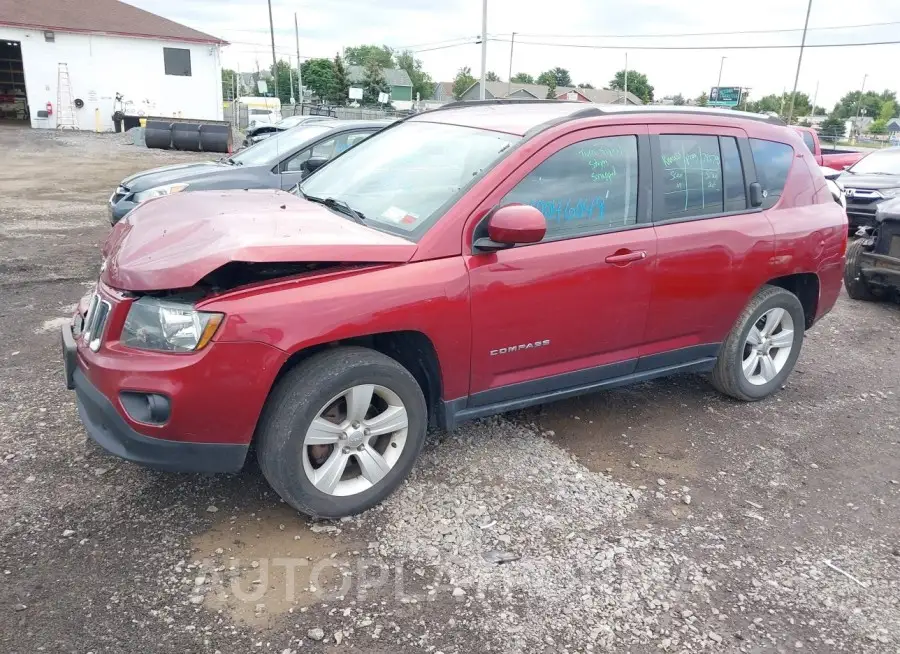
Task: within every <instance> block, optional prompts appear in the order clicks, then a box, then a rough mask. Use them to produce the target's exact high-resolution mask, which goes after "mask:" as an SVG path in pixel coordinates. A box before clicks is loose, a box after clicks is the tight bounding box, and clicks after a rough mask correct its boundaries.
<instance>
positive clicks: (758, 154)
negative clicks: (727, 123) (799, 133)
mask: <svg viewBox="0 0 900 654" xmlns="http://www.w3.org/2000/svg"><path fill="white" fill-rule="evenodd" d="M750 151H751V152H752V153H753V164H754V165H755V166H756V177H757V178H758V179H759V183H760V184H761V185H762V188H763V203H762V208H763V209H769V208H770V207H773V206H775V203H776V202H778V198H780V197H781V192H782V191H783V190H784V184H785V182H786V181H787V176H788V172H789V171H790V170H791V162H792V161H793V159H794V148H792V147H791V146H789V145H787V144H786V143H778V142H777V141H763V140H762V139H750Z"/></svg>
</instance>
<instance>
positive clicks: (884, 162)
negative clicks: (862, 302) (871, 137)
mask: <svg viewBox="0 0 900 654" xmlns="http://www.w3.org/2000/svg"><path fill="white" fill-rule="evenodd" d="M850 172H851V173H853V174H855V175H878V174H881V175H900V149H896V148H894V149H891V150H883V151H881V152H873V153H872V154H870V155H868V156H867V157H863V158H862V159H860V160H859V161H857V162H856V163H855V164H853V165H852V166H851V167H850Z"/></svg>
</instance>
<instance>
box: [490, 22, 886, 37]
mask: <svg viewBox="0 0 900 654" xmlns="http://www.w3.org/2000/svg"><path fill="white" fill-rule="evenodd" d="M891 25H900V21H892V22H886V23H863V24H860V25H831V26H828V27H810V28H809V29H808V30H807V31H809V32H813V31H823V30H849V29H859V28H863V27H888V26H891ZM802 31H803V28H802V27H792V28H785V29H769V30H737V31H733V32H683V33H678V34H660V33H658V32H657V33H655V34H538V33H534V34H526V33H524V32H516V35H517V36H531V37H545V38H572V39H587V38H597V39H649V38H680V37H684V36H732V35H738V34H785V33H789V32H802ZM503 36H506V35H505V34H504V35H503Z"/></svg>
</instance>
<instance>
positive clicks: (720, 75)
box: [716, 57, 728, 97]
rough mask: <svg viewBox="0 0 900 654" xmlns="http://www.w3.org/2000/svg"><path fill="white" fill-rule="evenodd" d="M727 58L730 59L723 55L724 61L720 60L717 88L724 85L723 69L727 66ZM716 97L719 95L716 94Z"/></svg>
mask: <svg viewBox="0 0 900 654" xmlns="http://www.w3.org/2000/svg"><path fill="white" fill-rule="evenodd" d="M726 59H728V57H722V61H721V62H719V81H718V82H716V88H719V87H720V86H722V69H723V68H725V60H726ZM716 97H718V96H716Z"/></svg>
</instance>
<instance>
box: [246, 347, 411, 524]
mask: <svg viewBox="0 0 900 654" xmlns="http://www.w3.org/2000/svg"><path fill="white" fill-rule="evenodd" d="M426 427H427V411H426V405H425V397H424V395H423V394H422V390H421V388H419V385H418V383H417V382H416V380H415V378H414V377H413V376H412V375H411V374H410V373H409V372H408V371H407V370H406V369H405V368H404V367H403V366H401V365H400V364H399V363H397V362H396V361H395V360H394V359H391V358H390V357H387V356H385V355H383V354H381V353H379V352H375V351H373V350H368V349H366V348H361V347H344V348H338V349H335V350H329V351H327V352H322V353H320V354H317V355H314V356H312V357H310V358H309V359H308V360H306V361H304V362H303V363H301V364H300V365H298V366H297V367H296V368H294V369H293V370H291V371H290V372H288V373H287V374H286V375H285V376H284V378H283V379H282V380H281V381H280V382H279V383H278V384H277V386H276V388H275V389H274V390H273V392H272V395H271V396H270V398H269V401H268V402H267V404H266V409H265V411H264V414H263V418H262V420H261V422H260V427H259V431H258V438H259V446H258V449H259V453H258V458H259V462H260V467H261V468H262V471H263V474H264V475H265V477H266V479H267V480H268V482H269V484H270V485H271V486H272V488H273V489H275V491H276V492H277V493H278V494H279V495H280V496H281V497H282V498H283V499H284V500H285V501H286V502H287V503H288V504H290V505H291V506H293V507H294V508H296V509H297V510H299V511H302V512H303V513H307V514H309V515H312V516H316V517H324V518H338V517H343V516H347V515H353V514H355V513H359V512H361V511H365V510H366V509H368V508H370V507H372V506H374V505H375V504H377V503H378V502H380V501H381V500H383V499H384V498H385V497H387V496H388V495H389V494H390V493H391V492H393V491H394V490H395V489H396V488H397V487H398V486H399V485H400V483H401V482H402V481H403V480H404V479H405V478H406V476H407V475H408V474H409V472H410V470H411V469H412V466H413V464H414V462H415V460H416V457H417V456H418V454H419V451H420V450H421V448H422V443H423V442H424V440H425V431H426Z"/></svg>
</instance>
